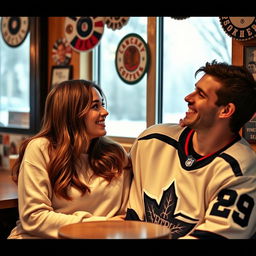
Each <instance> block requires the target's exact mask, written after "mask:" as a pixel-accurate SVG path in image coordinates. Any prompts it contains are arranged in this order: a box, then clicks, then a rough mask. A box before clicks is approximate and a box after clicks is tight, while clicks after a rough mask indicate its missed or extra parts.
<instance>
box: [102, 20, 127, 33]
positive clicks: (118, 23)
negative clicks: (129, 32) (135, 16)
mask: <svg viewBox="0 0 256 256" xmlns="http://www.w3.org/2000/svg"><path fill="white" fill-rule="evenodd" d="M128 20H129V17H105V24H106V26H107V27H108V28H111V29H112V30H116V29H121V28H122V27H123V26H125V25H126V24H127V23H128Z"/></svg>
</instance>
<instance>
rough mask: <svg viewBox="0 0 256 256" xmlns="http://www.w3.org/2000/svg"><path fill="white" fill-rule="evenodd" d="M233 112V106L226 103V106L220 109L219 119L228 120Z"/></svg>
mask: <svg viewBox="0 0 256 256" xmlns="http://www.w3.org/2000/svg"><path fill="white" fill-rule="evenodd" d="M235 110H236V106H235V104H234V103H228V104H227V105H226V106H223V107H222V109H221V111H220V114H219V117H220V118H230V117H231V116H232V115H233V114H234V113H235Z"/></svg>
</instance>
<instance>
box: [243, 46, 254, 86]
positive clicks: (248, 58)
mask: <svg viewBox="0 0 256 256" xmlns="http://www.w3.org/2000/svg"><path fill="white" fill-rule="evenodd" d="M244 66H245V67H246V68H247V69H248V70H249V71H250V72H251V73H252V75H253V77H254V80H255V81H256V46H245V47H244Z"/></svg>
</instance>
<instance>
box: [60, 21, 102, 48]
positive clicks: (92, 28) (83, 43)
mask: <svg viewBox="0 0 256 256" xmlns="http://www.w3.org/2000/svg"><path fill="white" fill-rule="evenodd" d="M104 25H105V23H104V17H66V19H65V36H66V38H67V40H68V42H69V44H70V46H71V47H72V48H73V49H74V50H75V51H78V52H81V51H90V50H92V48H94V47H95V46H96V45H97V44H98V43H99V42H100V39H101V37H102V34H103V32H104Z"/></svg>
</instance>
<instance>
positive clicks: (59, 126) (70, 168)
mask: <svg viewBox="0 0 256 256" xmlns="http://www.w3.org/2000/svg"><path fill="white" fill-rule="evenodd" d="M93 87H94V88H96V89H97V90H98V91H99V93H100V95H101V96H102V97H103V98H105V96H104V94H103V92H102V90H101V88H100V87H99V86H97V85H96V84H94V83H92V82H91V81H86V80H69V81H64V82H62V83H60V84H59V85H57V86H56V87H54V88H53V89H52V90H51V91H50V92H49V94H48V96H47V99H46V104H45V111H44V117H43V123H42V128H41V130H40V131H39V133H38V134H36V135H35V136H33V137H30V138H28V139H26V140H25V141H24V142H23V143H22V145H21V146H20V149H19V158H18V159H17V160H16V162H15V164H14V165H13V168H12V175H13V176H12V177H13V180H14V181H15V182H16V183H18V175H19V169H20V165H21V162H22V159H23V156H24V153H25V150H26V147H27V145H28V143H29V142H30V141H31V140H33V139H35V138H40V137H44V138H47V139H48V141H49V146H48V154H49V158H50V160H49V163H48V164H47V171H48V175H49V178H50V180H51V185H52V187H53V191H54V192H55V194H56V195H57V196H61V197H63V198H65V199H68V200H71V199H72V198H71V197H70V196H69V195H68V189H69V187H70V186H73V187H76V188H77V189H78V190H79V191H81V193H82V195H84V194H85V193H86V192H90V188H89V187H88V186H87V185H86V184H84V183H82V182H81V181H80V180H79V177H78V175H77V172H76V165H75V163H77V162H78V161H79V159H80V157H81V154H82V153H84V152H87V153H88V159H89V166H90V168H91V169H92V170H93V172H94V175H97V176H101V177H103V178H104V179H106V180H107V181H109V182H110V181H111V180H112V179H113V178H114V177H115V176H117V175H119V174H121V172H122V170H123V169H124V168H125V166H124V164H125V163H126V164H127V163H128V162H129V161H128V162H127V156H126V153H125V151H124V149H123V147H121V146H120V145H119V144H117V143H116V142H114V141H112V140H110V139H109V138H107V137H105V136H104V137H99V138H95V139H93V140H92V141H90V140H89V138H88V136H87V132H86V127H85V121H84V120H85V117H86V115H87V113H88V111H89V109H90V106H91V103H92V88H93Z"/></svg>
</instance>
